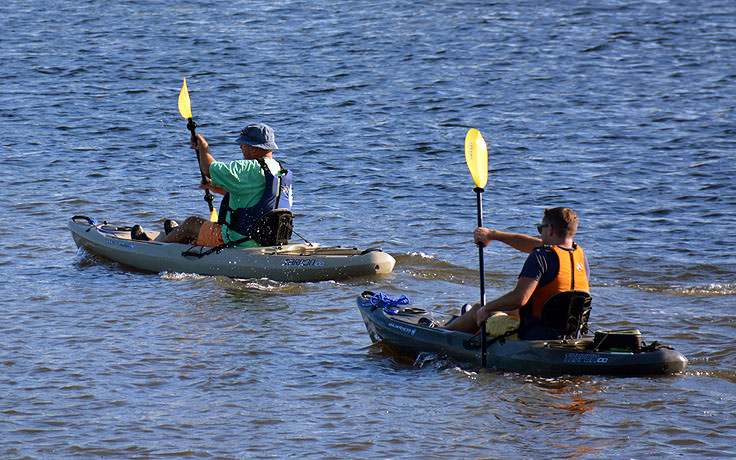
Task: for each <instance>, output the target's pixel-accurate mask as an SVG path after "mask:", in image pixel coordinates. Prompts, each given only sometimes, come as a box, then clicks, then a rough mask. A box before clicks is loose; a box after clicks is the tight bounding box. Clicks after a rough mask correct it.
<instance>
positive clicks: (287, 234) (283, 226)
mask: <svg viewBox="0 0 736 460" xmlns="http://www.w3.org/2000/svg"><path fill="white" fill-rule="evenodd" d="M293 229H294V214H293V213H292V212H291V211H290V210H288V209H285V208H278V209H274V210H272V211H269V212H267V213H266V214H264V215H263V216H261V218H260V219H258V221H257V222H256V223H255V225H254V226H253V231H252V234H251V236H252V238H253V240H255V242H256V243H258V244H259V245H261V246H279V245H282V244H287V243H288V242H289V239H291V233H292V230H293Z"/></svg>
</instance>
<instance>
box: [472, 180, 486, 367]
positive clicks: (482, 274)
mask: <svg viewBox="0 0 736 460" xmlns="http://www.w3.org/2000/svg"><path fill="white" fill-rule="evenodd" d="M475 193H476V195H477V198H478V199H477V204H478V227H482V226H483V198H482V195H483V189H482V188H480V187H476V188H475ZM478 265H479V266H480V306H481V308H483V307H484V306H485V304H486V275H485V273H486V272H485V268H484V267H483V246H482V245H480V244H479V245H478ZM486 346H487V344H486V322H485V321H483V324H481V325H480V359H481V365H482V366H483V367H486Z"/></svg>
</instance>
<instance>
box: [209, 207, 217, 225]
mask: <svg viewBox="0 0 736 460" xmlns="http://www.w3.org/2000/svg"><path fill="white" fill-rule="evenodd" d="M210 222H217V210H216V209H212V211H210Z"/></svg>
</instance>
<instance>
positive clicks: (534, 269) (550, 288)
mask: <svg viewBox="0 0 736 460" xmlns="http://www.w3.org/2000/svg"><path fill="white" fill-rule="evenodd" d="M577 228H578V218H577V215H576V214H575V212H574V211H573V210H572V209H570V208H564V207H558V208H549V209H545V211H544V217H543V219H542V223H541V224H538V225H537V230H538V231H539V234H540V238H536V237H533V236H527V235H523V234H520V233H508V232H502V231H499V230H491V229H488V228H484V227H479V228H477V229H476V230H475V232H474V234H473V235H474V240H475V243H476V244H478V245H480V246H483V247H486V246H488V244H489V243H490V242H491V241H494V240H495V241H501V242H502V243H505V244H507V245H509V246H511V247H513V248H515V249H518V250H519V251H522V252H525V253H529V257H527V259H526V261H525V262H524V266H523V268H522V269H521V273H520V275H519V280H518V281H517V283H516V287H515V288H514V289H513V290H512V291H510V292H507V293H506V294H504V295H502V296H501V297H498V298H496V299H493V300H491V301H488V302H486V304H485V306H483V307H482V308H481V306H480V302H479V303H476V304H475V305H473V306H472V307H471V308H470V309H469V310H468V311H467V312H465V313H464V314H463V315H462V316H461V317H459V318H457V319H456V320H454V321H453V322H451V323H450V324H448V325H447V326H446V328H447V329H450V330H456V331H463V332H468V333H471V334H473V333H476V332H477V331H478V330H479V328H480V325H481V324H482V323H483V321H485V320H486V319H488V318H489V317H490V316H491V315H493V314H494V313H496V312H505V313H507V314H509V315H511V316H514V317H516V318H519V319H520V320H521V324H522V325H524V326H525V327H523V328H522V336H521V338H522V339H554V338H557V337H556V333H555V332H554V331H551V330H549V329H547V328H545V327H544V326H542V325H541V324H539V321H538V320H539V318H540V313H541V310H542V306H543V305H544V302H546V300H547V299H549V298H550V297H551V296H552V295H554V294H556V293H558V292H564V291H569V290H572V289H576V290H583V291H588V292H589V290H590V289H589V285H588V277H589V270H588V263H587V260H586V258H585V253H584V252H583V250H582V248H581V247H580V246H577V245H576V244H575V243H574V241H573V237H574V236H575V232H576V231H577Z"/></svg>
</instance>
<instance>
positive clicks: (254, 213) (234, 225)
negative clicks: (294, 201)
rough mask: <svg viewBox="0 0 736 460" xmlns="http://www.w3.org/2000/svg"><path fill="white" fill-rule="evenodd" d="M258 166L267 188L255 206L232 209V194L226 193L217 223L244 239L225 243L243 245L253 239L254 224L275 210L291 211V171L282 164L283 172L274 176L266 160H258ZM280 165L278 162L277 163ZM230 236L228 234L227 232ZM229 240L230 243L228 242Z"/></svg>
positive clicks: (226, 239) (231, 239)
mask: <svg viewBox="0 0 736 460" xmlns="http://www.w3.org/2000/svg"><path fill="white" fill-rule="evenodd" d="M256 161H258V164H259V165H260V166H261V169H262V170H263V174H264V175H265V178H266V188H265V189H264V190H263V196H262V197H261V199H260V200H259V201H258V203H256V204H255V205H253V206H251V207H248V208H237V209H233V208H231V207H230V193H229V192H228V193H226V194H225V196H224V197H223V198H222V202H221V203H220V210H219V212H218V217H217V223H218V224H220V225H221V226H225V227H226V228H227V229H228V230H232V231H235V232H238V233H239V234H241V235H243V238H240V239H237V240H236V239H233V238H225V243H230V242H233V243H241V242H244V241H246V240H249V239H252V238H253V230H254V228H253V227H254V224H255V223H256V222H257V221H258V219H260V218H261V217H262V216H263V215H265V214H266V213H268V212H269V211H273V210H274V209H291V186H292V182H293V178H292V174H291V171H289V170H287V169H285V168H284V167H283V166H282V165H281V163H279V167H280V168H281V171H280V172H279V175H278V176H274V175H273V174H272V173H271V170H270V169H269V168H268V166H267V165H266V160H265V159H263V158H258V159H257V160H256ZM277 163H278V162H277ZM225 235H226V236H227V235H228V232H227V231H226V232H225ZM228 239H229V240H230V241H228Z"/></svg>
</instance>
